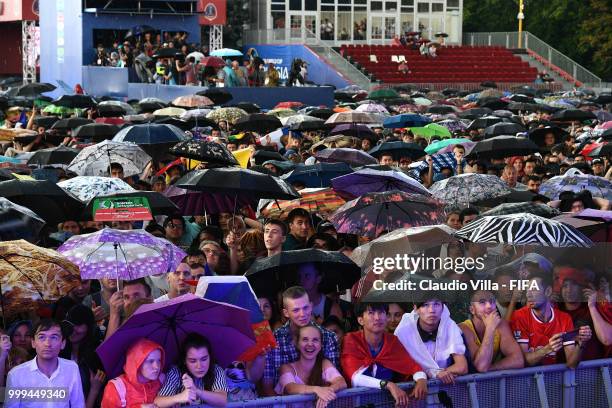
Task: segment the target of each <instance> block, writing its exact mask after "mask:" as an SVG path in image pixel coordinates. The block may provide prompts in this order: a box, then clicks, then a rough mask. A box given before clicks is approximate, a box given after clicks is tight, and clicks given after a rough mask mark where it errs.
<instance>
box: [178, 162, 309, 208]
mask: <svg viewBox="0 0 612 408" xmlns="http://www.w3.org/2000/svg"><path fill="white" fill-rule="evenodd" d="M175 185H176V186H177V187H179V188H185V189H188V190H197V191H206V192H210V193H225V194H230V195H234V196H236V197H237V196H238V195H241V196H246V197H248V198H250V199H261V198H276V199H283V200H293V199H294V198H299V197H300V195H299V194H298V193H297V192H296V191H295V190H294V189H293V187H291V186H290V185H289V184H287V183H286V182H285V181H284V180H281V179H280V178H278V177H274V176H269V175H267V174H263V173H258V172H256V171H251V170H248V169H243V168H240V167H223V168H216V169H206V170H196V171H193V172H190V173H187V174H186V175H185V176H183V177H181V178H180V179H179V180H178V181H177V182H176V183H175Z"/></svg>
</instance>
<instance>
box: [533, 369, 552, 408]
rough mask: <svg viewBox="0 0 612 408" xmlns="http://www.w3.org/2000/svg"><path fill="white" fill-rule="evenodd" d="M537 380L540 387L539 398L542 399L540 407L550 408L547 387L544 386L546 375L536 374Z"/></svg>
mask: <svg viewBox="0 0 612 408" xmlns="http://www.w3.org/2000/svg"><path fill="white" fill-rule="evenodd" d="M534 378H535V380H536V385H537V387H538V397H539V398H540V407H542V408H549V407H548V396H547V395H546V386H545V385H544V374H543V373H536V374H535V375H534Z"/></svg>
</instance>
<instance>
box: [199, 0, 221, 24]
mask: <svg viewBox="0 0 612 408" xmlns="http://www.w3.org/2000/svg"><path fill="white" fill-rule="evenodd" d="M198 13H200V14H199V16H198V20H199V23H200V25H225V23H226V22H227V4H226V0H198Z"/></svg>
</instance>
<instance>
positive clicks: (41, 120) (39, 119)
mask: <svg viewBox="0 0 612 408" xmlns="http://www.w3.org/2000/svg"><path fill="white" fill-rule="evenodd" d="M59 120H60V119H59V118H58V117H57V116H35V117H34V125H35V126H41V127H44V128H45V129H49V128H50V127H51V126H53V125H54V124H55V122H57V121H59Z"/></svg>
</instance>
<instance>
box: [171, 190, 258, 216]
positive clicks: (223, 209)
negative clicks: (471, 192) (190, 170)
mask: <svg viewBox="0 0 612 408" xmlns="http://www.w3.org/2000/svg"><path fill="white" fill-rule="evenodd" d="M164 195H165V196H166V197H168V198H169V199H170V201H172V202H173V203H174V204H176V205H177V207H178V208H179V211H178V212H179V213H180V214H182V215H205V214H220V213H231V212H234V211H236V209H239V208H244V207H247V206H249V205H252V204H253V201H254V199H253V198H251V197H250V196H249V195H248V193H247V194H238V195H229V194H223V193H207V192H203V191H195V190H186V189H183V188H179V187H176V186H174V185H171V186H168V188H167V189H166V190H165V191H164Z"/></svg>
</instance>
